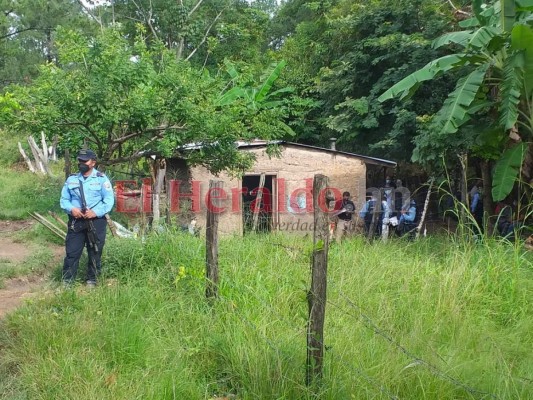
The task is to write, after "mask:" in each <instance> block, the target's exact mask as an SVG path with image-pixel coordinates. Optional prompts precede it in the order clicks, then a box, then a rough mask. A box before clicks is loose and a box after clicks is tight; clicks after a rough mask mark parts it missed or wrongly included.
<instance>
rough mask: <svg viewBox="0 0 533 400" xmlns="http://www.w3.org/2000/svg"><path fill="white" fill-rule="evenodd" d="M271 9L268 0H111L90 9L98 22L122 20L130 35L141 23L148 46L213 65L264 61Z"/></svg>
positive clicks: (273, 7)
mask: <svg viewBox="0 0 533 400" xmlns="http://www.w3.org/2000/svg"><path fill="white" fill-rule="evenodd" d="M274 9H275V1H269V0H258V1H253V2H248V1H246V0H179V1H176V0H137V1H129V0H114V1H113V2H112V4H108V5H101V6H100V7H97V8H94V9H92V10H90V13H91V14H92V15H93V16H94V18H95V19H98V20H99V21H100V22H101V24H102V25H106V24H109V23H119V24H121V26H122V27H123V29H124V32H125V33H126V35H127V36H129V37H130V38H133V37H135V32H136V30H137V25H139V24H141V25H142V26H143V27H144V29H145V30H146V36H145V40H146V42H147V45H148V46H150V45H151V44H152V43H159V42H162V43H164V44H165V46H166V47H167V48H168V49H169V50H172V51H174V52H175V54H176V56H177V57H178V58H184V59H187V60H190V61H191V62H193V63H194V64H196V65H198V66H207V67H210V68H213V69H216V68H217V65H218V64H219V63H222V62H223V60H224V59H225V58H231V59H234V60H243V61H246V62H247V63H251V64H257V65H264V63H265V59H264V55H263V51H262V50H264V48H265V47H266V45H265V43H266V38H265V31H266V28H267V25H268V21H269V16H270V13H272V12H273V10H274Z"/></svg>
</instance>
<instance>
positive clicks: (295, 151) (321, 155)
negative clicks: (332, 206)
mask: <svg viewBox="0 0 533 400" xmlns="http://www.w3.org/2000/svg"><path fill="white" fill-rule="evenodd" d="M243 151H249V152H251V153H253V154H255V156H256V162H255V163H254V165H253V167H252V168H251V169H250V170H249V171H247V172H246V175H260V174H261V173H264V174H265V175H276V176H277V179H278V182H277V183H278V184H277V185H275V186H278V188H277V193H274V196H275V197H276V199H277V200H275V201H274V204H279V205H280V206H283V201H285V203H286V207H285V209H284V210H283V209H282V210H279V211H280V212H279V213H275V215H276V214H277V220H276V219H275V220H274V222H275V224H276V226H277V227H278V228H279V229H280V230H283V231H289V232H301V233H303V234H305V233H312V231H313V227H312V222H313V214H312V213H309V212H303V213H297V212H295V210H294V207H290V205H291V201H290V197H289V196H290V195H291V193H294V194H295V195H298V193H300V196H301V197H303V198H305V197H306V195H305V193H304V189H305V187H306V179H311V184H312V179H313V177H314V175H315V174H324V175H326V176H328V177H329V182H330V186H331V187H333V188H337V189H338V190H339V191H340V192H341V193H342V192H343V191H349V192H350V193H351V195H352V200H353V202H354V203H355V204H356V207H357V209H360V208H361V207H362V205H363V202H364V199H365V188H366V165H365V163H364V162H363V161H362V160H360V159H357V158H355V157H349V156H346V155H341V154H332V153H331V152H328V151H321V150H319V149H305V148H300V147H297V146H291V145H283V146H282V151H281V157H280V158H277V157H272V158H270V157H269V156H268V155H267V154H266V151H265V149H263V148H260V149H257V148H255V149H254V148H250V149H243ZM190 177H191V179H192V180H196V181H201V182H202V184H201V195H200V199H201V208H202V210H201V212H200V213H197V214H196V219H197V226H198V227H200V229H201V232H202V233H203V232H205V221H206V202H205V199H206V195H207V192H208V189H209V180H210V179H216V180H221V181H223V182H224V189H225V191H226V193H227V197H228V198H227V200H225V201H223V202H222V204H223V206H225V207H226V211H225V212H223V213H221V215H220V219H219V232H220V233H221V234H226V235H227V234H237V235H242V233H243V223H242V204H241V203H242V201H241V196H240V195H238V193H240V190H241V187H242V181H241V180H240V179H235V178H232V177H230V176H229V175H228V174H226V173H221V174H220V175H219V176H218V177H214V176H213V175H212V174H211V173H209V171H208V170H207V169H206V168H204V167H192V168H191V169H190ZM281 183H284V185H283V186H284V192H285V193H284V194H283V188H281V187H280V186H281ZM232 189H233V190H232ZM248 189H253V188H248ZM297 189H302V190H301V191H299V192H298V191H296V190H297ZM295 191H296V192H295ZM235 195H237V197H238V198H237V199H235V201H238V205H239V206H238V209H237V211H236V212H233V211H232V208H233V207H232V197H234V196H235ZM294 199H295V198H294V196H293V202H292V205H293V206H295V203H294ZM300 204H301V205H307V204H306V203H305V202H301V203H300ZM356 215H357V214H356Z"/></svg>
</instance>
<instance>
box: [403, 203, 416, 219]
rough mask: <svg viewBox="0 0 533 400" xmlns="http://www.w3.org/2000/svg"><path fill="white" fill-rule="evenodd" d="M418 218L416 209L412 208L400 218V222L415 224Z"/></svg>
mask: <svg viewBox="0 0 533 400" xmlns="http://www.w3.org/2000/svg"><path fill="white" fill-rule="evenodd" d="M415 218H416V207H415V206H411V207H409V209H408V210H407V212H406V213H405V214H402V216H401V217H400V222H402V221H404V222H413V221H414V220H415Z"/></svg>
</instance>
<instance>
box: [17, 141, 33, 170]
mask: <svg viewBox="0 0 533 400" xmlns="http://www.w3.org/2000/svg"><path fill="white" fill-rule="evenodd" d="M18 144H19V152H20V154H21V155H22V158H24V161H26V164H27V165H28V169H29V170H30V172H33V173H35V168H34V167H33V164H32V162H31V160H30V157H28V156H27V155H26V152H25V151H24V149H23V148H22V145H21V144H20V142H18Z"/></svg>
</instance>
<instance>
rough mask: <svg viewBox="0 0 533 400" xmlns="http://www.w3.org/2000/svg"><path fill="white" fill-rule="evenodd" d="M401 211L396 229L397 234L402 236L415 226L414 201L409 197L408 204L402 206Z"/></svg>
mask: <svg viewBox="0 0 533 400" xmlns="http://www.w3.org/2000/svg"><path fill="white" fill-rule="evenodd" d="M401 213H402V215H401V216H400V220H399V221H398V228H397V229H396V232H397V234H398V236H403V235H404V234H406V233H408V232H411V231H413V230H414V229H415V228H416V223H415V220H416V201H415V200H414V199H411V201H410V202H409V206H407V207H403V208H402V211H401Z"/></svg>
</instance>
